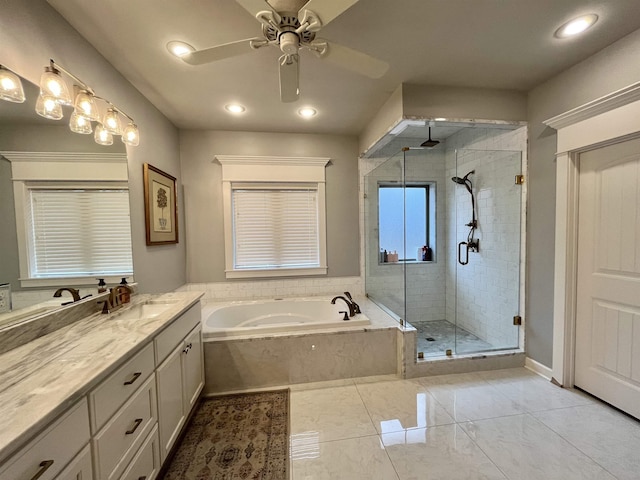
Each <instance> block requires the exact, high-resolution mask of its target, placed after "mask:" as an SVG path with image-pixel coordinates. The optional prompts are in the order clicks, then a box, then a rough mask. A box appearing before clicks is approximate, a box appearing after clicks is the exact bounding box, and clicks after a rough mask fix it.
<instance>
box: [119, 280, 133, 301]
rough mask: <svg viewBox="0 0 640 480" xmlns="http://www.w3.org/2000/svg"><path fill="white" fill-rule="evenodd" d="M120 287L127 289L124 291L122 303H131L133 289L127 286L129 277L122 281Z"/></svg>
mask: <svg viewBox="0 0 640 480" xmlns="http://www.w3.org/2000/svg"><path fill="white" fill-rule="evenodd" d="M118 287H125V288H123V289H122V296H121V297H120V298H121V299H122V303H129V302H130V301H131V287H129V284H127V277H122V280H120V285H118Z"/></svg>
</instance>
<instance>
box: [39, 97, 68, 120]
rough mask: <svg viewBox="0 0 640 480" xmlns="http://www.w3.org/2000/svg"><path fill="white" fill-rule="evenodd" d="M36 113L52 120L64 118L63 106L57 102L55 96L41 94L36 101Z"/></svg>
mask: <svg viewBox="0 0 640 480" xmlns="http://www.w3.org/2000/svg"><path fill="white" fill-rule="evenodd" d="M36 113H37V114H38V115H40V116H41V117H44V118H48V119H50V120H60V119H61V118H62V106H61V105H60V104H59V103H58V102H56V99H55V98H53V97H51V96H49V95H42V94H40V95H38V100H37V101H36Z"/></svg>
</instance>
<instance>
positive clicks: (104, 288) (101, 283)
mask: <svg viewBox="0 0 640 480" xmlns="http://www.w3.org/2000/svg"><path fill="white" fill-rule="evenodd" d="M106 291H107V284H106V283H105V282H104V278H99V279H98V293H104V292H106Z"/></svg>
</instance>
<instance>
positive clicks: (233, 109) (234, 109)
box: [224, 103, 246, 113]
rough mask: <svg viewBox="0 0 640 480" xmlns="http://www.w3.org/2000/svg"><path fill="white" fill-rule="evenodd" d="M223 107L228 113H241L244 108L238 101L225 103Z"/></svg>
mask: <svg viewBox="0 0 640 480" xmlns="http://www.w3.org/2000/svg"><path fill="white" fill-rule="evenodd" d="M224 108H225V110H226V111H227V112H230V113H242V112H244V111H245V110H246V109H245V108H244V107H243V106H242V105H240V104H238V103H230V104H229V105H225V106H224Z"/></svg>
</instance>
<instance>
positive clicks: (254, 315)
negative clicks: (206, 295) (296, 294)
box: [202, 297, 371, 338]
mask: <svg viewBox="0 0 640 480" xmlns="http://www.w3.org/2000/svg"><path fill="white" fill-rule="evenodd" d="M345 310H348V308H347V305H346V304H345V303H344V302H343V301H342V300H338V301H337V302H336V304H335V305H332V304H331V297H326V298H325V297H308V298H296V299H285V300H255V301H246V302H226V303H218V304H210V305H204V307H203V308H202V333H203V336H204V337H205V338H216V337H237V336H242V335H257V334H271V333H283V332H287V333H294V332H298V331H306V330H313V329H334V328H340V329H343V328H348V327H363V326H367V325H370V324H371V322H370V321H369V319H368V318H367V317H366V315H364V314H362V313H361V314H358V315H355V316H353V317H352V318H351V319H349V320H343V317H344V314H342V313H339V312H340V311H345Z"/></svg>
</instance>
